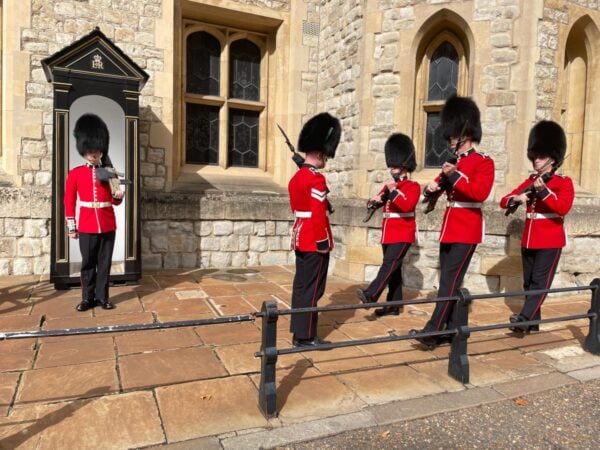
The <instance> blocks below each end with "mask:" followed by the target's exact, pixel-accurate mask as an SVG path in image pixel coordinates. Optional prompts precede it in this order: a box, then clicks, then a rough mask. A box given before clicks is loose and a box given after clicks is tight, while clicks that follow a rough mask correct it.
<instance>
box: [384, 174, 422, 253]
mask: <svg viewBox="0 0 600 450" xmlns="http://www.w3.org/2000/svg"><path fill="white" fill-rule="evenodd" d="M386 189H387V188H386V187H384V188H383V189H381V190H380V191H379V194H382V193H383V192H385V191H386ZM379 194H378V195H379ZM420 196H421V187H420V186H419V183H415V182H414V181H410V180H408V179H406V178H404V179H402V180H400V181H398V182H397V183H396V188H395V189H394V190H393V191H392V192H390V195H389V197H388V201H387V202H386V203H385V205H384V207H383V220H382V223H381V243H382V244H396V243H398V242H410V243H413V242H415V240H416V234H417V222H416V220H415V208H416V206H417V203H418V202H419V197H420Z"/></svg>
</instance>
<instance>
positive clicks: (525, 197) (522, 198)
mask: <svg viewBox="0 0 600 450" xmlns="http://www.w3.org/2000/svg"><path fill="white" fill-rule="evenodd" d="M530 195H531V192H525V193H524V194H519V195H515V196H514V197H513V198H512V199H511V200H512V201H513V203H518V204H519V205H520V204H522V203H527V202H528V201H529V196H530Z"/></svg>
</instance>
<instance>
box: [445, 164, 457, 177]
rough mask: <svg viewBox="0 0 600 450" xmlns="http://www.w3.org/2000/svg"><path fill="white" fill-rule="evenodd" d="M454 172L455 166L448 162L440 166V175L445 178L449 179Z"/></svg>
mask: <svg viewBox="0 0 600 450" xmlns="http://www.w3.org/2000/svg"><path fill="white" fill-rule="evenodd" d="M454 172H456V164H452V163H450V162H448V161H446V162H445V163H444V164H442V173H443V174H444V175H446V176H447V177H449V176H450V175H452V174H453V173H454Z"/></svg>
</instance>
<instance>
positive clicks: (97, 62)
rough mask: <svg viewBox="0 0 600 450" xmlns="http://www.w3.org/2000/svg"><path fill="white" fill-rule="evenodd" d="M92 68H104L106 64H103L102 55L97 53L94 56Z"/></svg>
mask: <svg viewBox="0 0 600 450" xmlns="http://www.w3.org/2000/svg"><path fill="white" fill-rule="evenodd" d="M92 69H99V70H104V64H102V56H100V55H98V54H95V55H94V56H93V58H92Z"/></svg>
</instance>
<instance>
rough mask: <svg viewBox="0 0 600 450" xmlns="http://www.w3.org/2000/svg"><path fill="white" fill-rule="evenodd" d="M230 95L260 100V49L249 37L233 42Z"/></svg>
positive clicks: (230, 66) (230, 65)
mask: <svg viewBox="0 0 600 450" xmlns="http://www.w3.org/2000/svg"><path fill="white" fill-rule="evenodd" d="M230 61H231V62H230V64H229V80H230V85H229V96H230V97H232V98H239V99H243V100H254V101H258V100H260V50H259V48H258V47H257V46H256V45H254V44H253V43H252V42H250V41H248V40H247V39H240V40H239V41H234V42H233V43H232V44H231V58H230Z"/></svg>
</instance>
